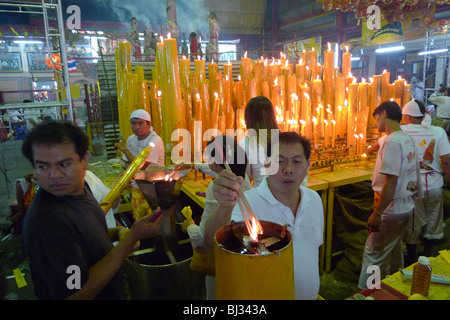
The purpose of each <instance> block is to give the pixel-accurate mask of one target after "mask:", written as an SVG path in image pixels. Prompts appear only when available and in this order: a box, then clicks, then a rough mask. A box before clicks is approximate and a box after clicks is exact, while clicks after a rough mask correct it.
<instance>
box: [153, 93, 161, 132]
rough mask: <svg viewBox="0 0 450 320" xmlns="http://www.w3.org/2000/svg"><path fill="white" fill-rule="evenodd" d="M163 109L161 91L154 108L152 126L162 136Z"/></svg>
mask: <svg viewBox="0 0 450 320" xmlns="http://www.w3.org/2000/svg"><path fill="white" fill-rule="evenodd" d="M161 108H162V104H161V90H158V95H157V96H156V97H155V106H154V108H152V126H153V130H155V132H156V133H157V134H162V127H163V120H162V117H161V114H162V110H161Z"/></svg>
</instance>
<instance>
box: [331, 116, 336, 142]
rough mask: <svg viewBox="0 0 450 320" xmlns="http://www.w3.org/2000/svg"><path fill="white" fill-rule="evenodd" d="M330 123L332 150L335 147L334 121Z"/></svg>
mask: <svg viewBox="0 0 450 320" xmlns="http://www.w3.org/2000/svg"><path fill="white" fill-rule="evenodd" d="M331 123H332V128H331V147H332V148H334V147H335V143H336V121H335V120H331Z"/></svg>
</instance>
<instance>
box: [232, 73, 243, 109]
mask: <svg viewBox="0 0 450 320" xmlns="http://www.w3.org/2000/svg"><path fill="white" fill-rule="evenodd" d="M243 89H244V83H243V82H242V81H241V75H239V76H238V81H236V82H235V83H234V98H235V100H236V103H235V105H236V108H240V107H242V105H243V103H244V99H243V94H244V92H243Z"/></svg>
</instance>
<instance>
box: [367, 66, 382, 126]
mask: <svg viewBox="0 0 450 320" xmlns="http://www.w3.org/2000/svg"><path fill="white" fill-rule="evenodd" d="M380 84H381V76H380V75H374V76H373V77H372V83H371V84H370V103H369V119H368V121H367V126H368V127H369V128H373V127H375V118H374V117H372V114H373V112H374V111H375V109H376V108H377V107H378V105H379V104H380V99H381V85H380ZM372 131H373V132H375V131H378V130H376V129H374V130H372Z"/></svg>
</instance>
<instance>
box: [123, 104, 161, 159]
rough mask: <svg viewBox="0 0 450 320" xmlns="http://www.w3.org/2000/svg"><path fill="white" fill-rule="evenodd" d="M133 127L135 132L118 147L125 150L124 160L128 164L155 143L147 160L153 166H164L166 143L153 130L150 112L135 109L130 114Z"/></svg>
mask: <svg viewBox="0 0 450 320" xmlns="http://www.w3.org/2000/svg"><path fill="white" fill-rule="evenodd" d="M130 121H131V129H132V130H133V133H134V134H132V135H131V136H129V137H128V139H127V142H126V143H125V142H123V141H122V142H119V143H117V144H116V146H115V147H116V148H117V149H119V150H120V151H122V152H123V157H122V160H123V161H124V162H125V166H128V165H129V164H130V163H131V162H133V160H134V159H135V158H136V157H137V156H138V155H139V154H140V153H141V151H142V150H143V149H145V148H147V147H148V146H149V145H150V144H151V143H153V146H152V149H151V151H150V154H149V155H148V158H147V161H148V162H150V165H151V166H159V167H164V143H163V141H162V139H161V137H160V136H158V135H157V134H156V132H155V131H153V127H152V119H151V117H150V114H149V113H148V112H147V111H145V110H143V109H137V110H134V111H133V112H132V113H131V115H130Z"/></svg>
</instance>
